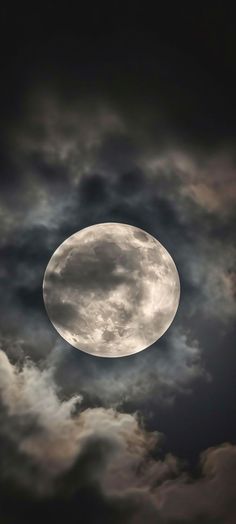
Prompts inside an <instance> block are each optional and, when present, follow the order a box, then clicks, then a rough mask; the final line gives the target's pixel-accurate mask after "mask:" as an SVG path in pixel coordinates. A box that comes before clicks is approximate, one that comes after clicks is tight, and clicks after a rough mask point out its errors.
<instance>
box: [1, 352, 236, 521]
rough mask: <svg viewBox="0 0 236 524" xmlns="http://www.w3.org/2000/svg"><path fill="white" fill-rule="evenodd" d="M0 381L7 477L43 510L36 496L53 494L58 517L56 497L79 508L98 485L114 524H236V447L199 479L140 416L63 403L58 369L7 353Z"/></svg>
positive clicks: (211, 453)
mask: <svg viewBox="0 0 236 524" xmlns="http://www.w3.org/2000/svg"><path fill="white" fill-rule="evenodd" d="M0 378H1V391H0V394H1V397H0V400H1V404H2V408H3V410H2V411H1V431H0V433H1V440H2V443H3V448H2V449H3V452H2V456H1V462H2V468H1V475H2V476H3V477H5V478H9V477H11V479H12V480H13V481H15V482H16V483H17V485H18V486H20V487H21V488H24V490H26V492H31V496H33V497H34V500H35V505H36V506H37V498H36V499H35V496H37V497H40V500H42V497H43V499H44V498H45V497H46V499H48V497H49V499H48V500H49V501H50V504H52V508H53V507H54V506H53V501H55V507H54V510H53V511H55V512H57V497H61V500H62V503H63V505H64V506H65V507H66V506H67V505H68V506H69V505H70V504H72V505H73V504H74V502H73V500H74V499H73V497H74V495H73V494H74V493H77V492H78V494H79V493H80V490H81V489H82V488H83V486H91V487H93V488H92V489H95V491H97V494H98V496H99V497H100V498H101V504H102V506H104V508H111V507H113V511H114V518H112V519H111V520H110V522H116V519H118V518H119V515H120V518H121V516H122V522H123V521H124V522H133V523H135V524H136V523H139V522H142V519H144V518H146V519H147V518H148V519H149V520H148V522H150V523H152V522H153V523H154V522H157V521H158V522H161V523H162V522H163V523H172V522H173V523H174V522H186V523H187V522H188V523H189V522H197V519H202V520H201V521H202V522H205V521H206V522H208V520H207V519H210V520H209V522H211V519H212V522H215V521H214V519H216V522H217V519H222V520H223V522H224V523H225V524H233V522H234V519H235V516H236V505H235V494H236V493H235V485H234V482H233V478H234V475H235V470H236V448H235V446H233V445H231V444H224V445H222V446H219V447H215V448H210V449H208V450H206V451H205V452H204V453H203V454H202V457H201V460H200V464H199V472H198V476H197V477H195V478H192V477H191V476H190V474H188V472H187V471H186V470H185V469H184V467H183V465H181V462H179V461H178V460H177V459H176V457H174V456H173V455H171V454H167V455H166V456H165V457H161V455H160V453H159V452H158V449H159V448H160V444H161V435H159V434H158V433H157V432H148V431H147V430H145V428H144V426H143V424H142V423H141V421H140V419H139V418H138V416H137V415H135V414H127V413H120V412H118V411H116V410H114V409H111V408H110V409H105V408H87V409H84V410H81V408H80V400H81V399H80V398H79V397H72V398H70V399H68V400H60V399H59V397H58V392H57V388H56V386H55V383H54V381H53V377H52V370H47V371H45V370H44V371H40V370H39V369H38V368H37V367H36V366H35V365H33V364H32V363H30V362H28V363H26V364H25V365H24V366H23V367H22V368H21V369H19V368H18V367H17V366H13V365H12V364H11V363H10V362H9V360H8V359H7V357H6V355H5V354H4V353H3V352H2V351H1V352H0ZM9 443H10V447H9ZM11 461H12V464H11ZM4 465H5V467H4ZM6 465H7V467H6ZM91 497H93V492H92V491H91ZM46 499H45V500H46ZM118 508H120V509H118ZM120 512H121V513H120ZM204 519H205V520H204ZM59 522H60V517H59ZM73 522H74V520H73ZM92 522H93V521H92ZM105 522H106V520H105Z"/></svg>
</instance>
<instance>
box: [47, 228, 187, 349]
mask: <svg viewBox="0 0 236 524" xmlns="http://www.w3.org/2000/svg"><path fill="white" fill-rule="evenodd" d="M43 296H44V302H45V307H46V310H47V313H48V316H49V318H50V320H51V322H52V324H53V325H54V327H55V329H56V330H57V331H58V333H59V334H60V335H61V336H62V337H63V338H64V339H65V340H67V342H69V343H70V344H71V345H72V346H74V347H76V348H78V349H81V350H82V351H86V352H87V353H90V354H93V355H97V356H106V357H119V356H125V355H130V354H133V353H137V352H138V351H141V350H143V349H145V348H146V347H148V346H149V345H151V344H153V343H154V342H155V341H156V340H157V339H158V338H160V337H161V336H162V335H163V333H164V332H165V331H166V330H167V329H168V327H169V326H170V324H171V322H172V321H173V318H174V316H175V313H176V311H177V308H178V303H179V296H180V283H179V276H178V272H177V269H176V266H175V264H174V262H173V260H172V258H171V256H170V255H169V253H168V252H167V251H166V249H165V248H164V247H163V246H162V245H161V244H160V242H158V240H156V239H155V238H154V237H152V236H151V235H150V234H149V233H147V232H145V231H143V230H141V229H139V228H136V227H134V226H130V225H128V224H119V223H104V224H96V225H94V226H90V227H88V228H85V229H83V230H81V231H78V233H75V234H74V235H72V236H71V237H69V238H68V239H67V240H65V241H64V242H63V243H62V244H61V245H60V246H59V247H58V249H57V250H56V251H55V253H54V254H53V255H52V258H51V259H50V261H49V263H48V266H47V268H46V271H45V275H44V282H43Z"/></svg>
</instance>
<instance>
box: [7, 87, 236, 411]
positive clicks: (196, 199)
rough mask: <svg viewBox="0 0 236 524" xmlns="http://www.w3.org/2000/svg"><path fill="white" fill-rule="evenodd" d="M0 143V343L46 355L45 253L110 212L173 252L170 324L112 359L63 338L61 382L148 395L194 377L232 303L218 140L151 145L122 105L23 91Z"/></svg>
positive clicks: (229, 233) (51, 339)
mask: <svg viewBox="0 0 236 524" xmlns="http://www.w3.org/2000/svg"><path fill="white" fill-rule="evenodd" d="M12 151H14V155H12ZM5 154H6V156H7V160H6V165H7V166H8V171H9V177H8V178H7V177H6V182H5V186H4V192H3V193H2V196H1V209H2V211H1V213H2V220H1V228H2V230H1V241H0V255H1V261H2V266H1V274H0V279H1V289H2V297H3V300H4V308H3V313H2V316H1V319H0V322H1V332H2V338H3V339H4V344H5V346H4V347H7V346H8V348H9V352H10V353H11V354H12V353H13V352H14V353H15V357H16V358H18V356H19V355H20V354H21V355H30V357H31V358H32V359H33V360H35V361H37V360H38V359H39V358H42V357H43V358H44V359H45V358H46V359H47V358H48V357H49V354H50V353H51V351H52V350H53V348H54V347H55V342H56V340H58V338H57V335H56V333H54V331H53V329H52V328H51V326H50V324H49V322H48V319H47V317H46V314H45V311H44V305H43V300H42V281H43V275H44V271H45V268H46V265H47V263H48V261H49V258H50V257H51V255H52V253H53V252H54V250H55V249H56V247H58V245H59V244H60V243H61V242H62V241H63V240H65V239H66V238H67V237H68V236H69V235H71V234H73V233H74V232H76V231H78V230H80V229H81V228H83V227H85V226H88V225H91V224H93V223H97V222H103V221H105V222H106V221H118V222H119V221H120V222H125V223H131V224H134V225H137V226H140V227H141V228H144V229H146V230H147V231H149V232H150V233H151V234H153V235H154V236H155V237H156V238H157V239H158V240H160V241H161V242H162V243H163V245H164V246H165V247H166V248H167V249H168V251H169V252H170V254H171V255H172V256H173V259H174V261H175V262H176V265H177V268H178V271H179V274H180V280H181V302H180V307H179V310H178V313H177V316H176V318H175V321H174V325H173V326H171V329H170V332H169V333H167V335H166V336H165V338H164V339H163V340H162V339H160V341H159V343H158V346H154V347H152V348H151V349H150V350H148V351H147V352H146V354H145V356H144V355H140V356H139V358H138V359H134V360H133V361H132V362H131V361H130V362H129V361H127V362H126V364H125V365H123V364H122V363H117V365H116V368H114V367H113V366H112V364H106V365H104V363H94V362H88V361H87V360H86V359H85V358H84V357H83V356H79V355H77V356H74V355H72V354H71V352H69V351H67V348H66V347H65V344H64V346H63V347H64V352H63V349H62V350H61V358H59V357H58V359H57V364H58V377H59V376H60V382H61V384H62V385H63V387H65V388H66V391H67V392H68V394H71V393H73V394H76V392H77V391H76V387H77V385H76V384H77V382H78V381H79V382H80V385H81V388H82V391H83V394H84V395H85V396H90V397H94V394H95V396H96V397H97V398H99V399H100V401H102V402H107V400H108V401H109V399H110V400H111V401H112V402H113V403H120V402H121V400H122V399H128V398H129V396H130V397H131V399H134V398H135V396H136V398H137V399H138V398H140V397H141V396H142V395H143V394H144V395H145V396H146V393H148V394H149V393H150V391H152V392H153V395H154V396H155V398H156V399H160V398H161V397H163V396H167V397H171V398H172V397H173V396H174V394H175V392H176V391H184V389H186V390H187V391H188V390H189V387H190V384H191V381H192V380H193V379H196V378H199V377H200V376H204V375H205V376H206V373H205V372H204V370H203V368H204V365H205V364H204V357H205V356H207V358H208V355H209V352H210V351H211V349H210V348H211V347H212V336H211V332H212V330H214V333H216V332H217V334H218V335H217V337H216V339H217V340H218V338H219V339H222V340H223V338H224V333H225V330H226V328H227V329H231V326H232V323H233V320H234V316H235V312H236V310H235V272H234V267H233V264H232V260H233V257H234V249H235V248H234V243H233V230H232V218H233V215H234V209H233V207H232V195H233V191H234V189H233V187H234V169H235V168H234V161H233V155H232V152H231V151H230V148H228V149H226V148H225V147H224V148H223V146H222V152H219V151H218V152H217V154H216V153H215V152H214V151H212V150H211V151H204V152H202V153H201V152H200V153H199V150H196V151H195V150H194V148H192V150H191V151H188V150H187V151H185V150H183V148H182V149H181V148H180V146H179V145H177V144H175V143H172V145H171V146H168V147H167V146H165V147H164V146H163V144H162V147H161V148H160V147H159V142H158V139H157V137H156V136H155V134H152V133H150V129H149V127H148V125H146V127H144V128H143V127H142V128H137V126H136V124H135V118H134V116H132V115H129V116H125V115H124V113H123V112H122V111H118V110H117V108H113V107H112V105H111V104H108V103H106V104H105V103H104V102H102V101H99V100H98V99H97V100H96V101H93V104H92V105H91V101H89V100H88V101H87V102H86V101H84V103H83V108H82V107H81V104H79V103H78V104H77V105H76V104H75V103H74V104H72V105H70V104H69V103H68V100H67V101H66V102H65V101H63V99H59V97H55V95H54V94H53V95H52V96H50V95H47V96H44V97H41V98H39V97H35V98H33V97H32V100H31V102H30V107H29V112H28V114H27V112H26V116H25V119H24V120H23V119H22V121H21V123H20V124H19V125H18V127H17V126H16V127H15V129H14V132H13V130H11V133H9V143H8V144H7V147H6V151H5ZM221 173H224V179H225V177H226V178H227V180H228V184H227V187H229V185H230V188H231V190H230V191H226V189H225V187H224V185H222V177H221ZM12 177H13V178H14V180H15V181H16V182H15V184H16V185H14V188H15V190H14V191H13V190H12V187H13V185H12ZM203 193H204V196H203ZM205 195H208V196H206V198H205ZM12 275H14V278H12ZM208 326H209V327H208ZM16 347H17V348H18V349H17V351H16V350H14V348H16ZM65 350H66V351H65ZM54 353H55V352H54V351H53V355H54ZM56 353H57V355H58V353H60V351H59V352H56ZM201 355H202V356H203V360H202V362H201ZM53 358H54V357H53ZM216 358H220V357H217V355H216V354H214V361H215V359H216ZM75 362H76V365H74V364H75ZM74 368H75V369H74ZM63 369H64V370H67V373H66V372H64V373H63ZM209 371H211V370H209ZM98 376H100V377H102V380H100V379H98ZM88 382H89V384H90V388H89V391H88V388H87V383H88ZM153 388H154V389H153Z"/></svg>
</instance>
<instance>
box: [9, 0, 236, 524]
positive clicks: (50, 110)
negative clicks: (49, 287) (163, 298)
mask: <svg viewBox="0 0 236 524" xmlns="http://www.w3.org/2000/svg"><path fill="white" fill-rule="evenodd" d="M0 18H1V22H0V26H1V27H0V35H1V36H0V39H1V73H2V75H1V84H0V94H1V96H0V104H1V123H2V126H1V128H2V145H1V150H0V164H1V170H0V176H1V179H0V183H1V191H0V258H1V266H0V285H1V316H0V346H1V350H0V461H1V468H0V520H1V523H3V524H18V523H22V522H24V523H25V522H27V523H28V522H34V523H37V522H40V523H41V522H42V520H43V521H44V522H45V523H46V522H52V521H55V522H57V523H58V524H62V523H63V524H64V523H65V522H70V523H71V524H74V523H75V524H76V523H80V522H84V521H85V522H87V523H91V524H93V523H94V524H95V523H96V524H100V523H103V524H104V523H105V524H106V523H107V524H110V523H111V524H116V523H124V524H142V523H144V522H145V523H147V524H184V523H187V524H199V523H201V524H235V522H236V502H235V501H236V489H235V485H236V425H235V397H236V385H235V384H236V381H235V376H236V356H235V334H236V333H235V322H234V321H235V313H236V305H235V290H236V287H235V284H236V275H235V243H234V223H235V221H234V218H235V197H236V184H235V173H236V158H235V142H236V124H235V122H236V104H235V93H236V80H235V78H236V74H235V73H236V71H235V70H236V61H235V55H236V33H235V17H234V12H233V9H232V8H231V7H230V4H229V3H227V2H214V3H212V4H210V3H209V4H208V5H205V4H204V3H201V2H198V3H192V4H191V5H190V3H189V4H187V3H185V2H181V3H177V4H174V3H171V2H167V3H166V7H163V6H162V7H159V6H157V10H156V12H155V13H154V11H152V10H149V8H148V5H145V3H143V6H142V7H140V6H137V5H135V4H134V5H133V6H132V5H131V3H128V5H127V6H126V7H122V6H121V5H120V4H115V5H111V6H110V7H109V8H108V7H107V6H105V5H103V6H102V5H101V4H97V5H96V6H94V5H93V4H92V3H91V4H90V5H88V7H87V8H86V9H85V8H83V9H82V8H80V7H79V6H77V9H76V8H75V7H74V6H72V5H71V6H69V5H68V6H66V5H63V6H61V7H60V6H58V5H56V4H55V3H52V2H48V3H47V5H45V6H43V5H42V4H40V5H37V4H35V5H32V6H31V7H29V6H27V5H26V4H24V3H23V4H22V3H20V4H19V5H18V6H16V7H15V6H14V5H13V2H7V3H5V5H4V4H3V6H1V16H0ZM112 221H115V222H124V223H129V224H132V225H135V226H138V227H141V228H143V229H145V230H146V231H147V232H149V233H151V234H152V235H154V236H155V237H156V238H157V239H158V240H159V241H160V242H161V243H162V244H163V245H164V246H165V247H166V248H167V249H168V251H169V252H170V254H171V255H172V257H173V259H174V261H175V263H176V265H177V267H178V271H179V275H180V280H181V301H180V306H179V310H178V312H177V315H176V317H175V320H174V322H173V324H172V325H171V327H170V329H169V330H168V332H167V333H166V334H165V335H164V336H163V337H162V338H161V339H160V340H159V341H158V342H157V343H156V344H154V345H153V346H151V347H150V348H148V349H147V350H145V351H143V352H141V353H139V354H136V355H134V356H130V357H126V358H118V359H103V358H95V357H93V356H89V355H87V354H85V353H82V352H80V351H78V350H76V349H74V348H72V347H71V346H70V345H69V344H67V343H66V342H65V341H64V340H63V339H61V338H60V336H59V335H58V334H57V332H56V331H55V330H54V328H53V326H52V325H51V323H50V322H49V320H48V317H47V315H46V312H45V308H44V304H43V298H42V280H43V275H44V271H45V268H46V265H47V263H48V261H49V259H50V257H51V255H52V253H53V252H54V250H55V249H56V248H57V247H58V245H59V244H60V243H61V242H63V241H64V240H65V239H66V238H67V237H68V236H70V235H72V234H73V233H75V232H76V231H78V230H80V229H81V228H83V227H86V226H89V225H92V224H94V223H99V222H112Z"/></svg>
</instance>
